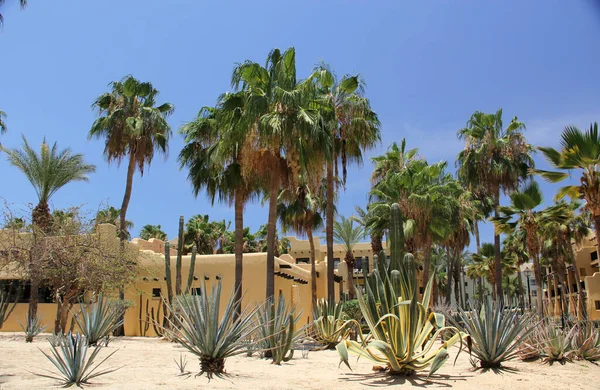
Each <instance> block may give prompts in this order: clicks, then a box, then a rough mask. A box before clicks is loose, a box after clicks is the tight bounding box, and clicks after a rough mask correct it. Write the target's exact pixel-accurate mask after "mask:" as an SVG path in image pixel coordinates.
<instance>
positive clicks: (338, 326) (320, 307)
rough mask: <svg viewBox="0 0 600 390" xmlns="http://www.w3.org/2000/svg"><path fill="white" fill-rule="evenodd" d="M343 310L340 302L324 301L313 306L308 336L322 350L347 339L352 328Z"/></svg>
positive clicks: (333, 346) (331, 347)
mask: <svg viewBox="0 0 600 390" xmlns="http://www.w3.org/2000/svg"><path fill="white" fill-rule="evenodd" d="M343 308H344V304H343V303H342V302H338V303H335V302H328V301H327V300H326V299H321V300H319V301H317V302H316V304H315V305H314V307H313V323H312V327H311V329H310V330H311V334H310V336H311V337H312V338H314V339H315V340H316V341H317V342H318V343H320V344H322V345H323V348H330V349H333V348H335V346H336V345H337V344H338V343H339V342H340V341H341V340H343V339H346V338H348V336H349V334H350V331H351V330H352V327H351V326H350V322H348V317H347V316H346V314H345V313H344V311H343ZM359 329H360V327H359Z"/></svg>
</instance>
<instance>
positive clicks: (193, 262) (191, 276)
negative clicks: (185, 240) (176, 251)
mask: <svg viewBox="0 0 600 390" xmlns="http://www.w3.org/2000/svg"><path fill="white" fill-rule="evenodd" d="M197 252H198V248H197V247H196V244H194V245H193V246H192V258H191V260H190V272H189V275H188V281H187V286H186V287H185V292H184V294H189V293H190V291H191V290H192V283H193V282H194V269H195V268H196V253H197Z"/></svg>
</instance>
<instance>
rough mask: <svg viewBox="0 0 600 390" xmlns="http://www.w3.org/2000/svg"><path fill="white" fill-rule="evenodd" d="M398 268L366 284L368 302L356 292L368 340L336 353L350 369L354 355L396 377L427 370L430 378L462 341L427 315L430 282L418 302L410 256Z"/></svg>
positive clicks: (344, 345)
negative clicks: (444, 338) (444, 335)
mask: <svg viewBox="0 0 600 390" xmlns="http://www.w3.org/2000/svg"><path fill="white" fill-rule="evenodd" d="M392 267H393V266H392ZM394 268H396V267H393V268H392V269H391V271H390V273H389V275H388V274H385V273H384V274H383V275H381V274H380V273H379V271H378V270H374V271H373V273H372V274H371V278H370V280H367V281H366V283H365V287H366V292H367V294H366V299H365V297H364V296H363V294H362V293H361V291H360V290H358V289H357V291H356V293H357V296H358V302H359V304H360V308H361V311H362V314H363V317H364V319H365V321H366V323H367V325H368V327H369V330H370V335H368V336H367V337H363V336H362V334H361V342H357V341H352V340H342V341H341V342H340V343H339V344H338V345H337V346H336V349H337V350H338V352H339V354H340V357H341V359H342V361H343V362H344V363H345V364H346V365H347V366H348V368H350V365H349V363H348V358H349V357H348V354H349V353H354V354H356V355H358V356H359V357H365V358H367V359H369V360H372V361H373V362H375V363H378V364H383V365H385V366H386V368H387V370H388V372H389V373H390V374H392V375H412V374H414V373H415V372H416V371H420V370H424V369H425V368H427V367H429V375H431V374H433V373H435V372H436V371H437V370H438V369H439V368H440V367H441V366H442V364H443V363H444V362H445V361H446V360H447V359H448V357H449V354H448V348H450V347H451V346H453V345H454V344H456V343H457V342H460V343H461V345H462V339H463V335H462V334H461V333H460V332H459V331H458V329H456V328H455V327H450V326H446V324H445V318H444V316H443V315H441V314H436V313H433V312H432V313H429V314H428V313H427V310H428V308H429V301H430V298H431V289H432V282H431V280H430V281H429V283H427V286H426V288H425V292H424V294H423V299H422V300H421V301H419V300H418V295H419V294H418V292H417V277H416V266H415V262H414V257H413V256H412V255H410V254H407V255H405V260H404V264H403V266H402V267H397V268H398V269H394ZM349 322H351V321H349ZM447 331H448V332H452V333H453V335H452V336H451V337H449V338H448V340H447V341H445V342H444V343H442V344H441V345H438V346H435V345H434V344H435V342H436V340H437V338H438V336H440V335H441V334H442V333H443V332H447Z"/></svg>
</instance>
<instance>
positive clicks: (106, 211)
mask: <svg viewBox="0 0 600 390" xmlns="http://www.w3.org/2000/svg"><path fill="white" fill-rule="evenodd" d="M120 219H121V210H120V209H117V208H114V207H113V206H106V207H105V208H103V209H100V210H98V212H97V213H96V218H94V227H96V226H98V225H100V224H103V223H109V224H111V225H115V226H116V227H117V237H121V226H120V225H121V221H120ZM133 226H134V225H133V222H132V221H130V220H125V237H126V239H127V240H130V239H131V233H130V231H131V229H133Z"/></svg>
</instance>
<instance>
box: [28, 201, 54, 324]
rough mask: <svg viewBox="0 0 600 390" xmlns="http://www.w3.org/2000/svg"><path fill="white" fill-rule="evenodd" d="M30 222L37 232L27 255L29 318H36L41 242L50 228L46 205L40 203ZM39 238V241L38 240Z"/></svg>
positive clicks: (48, 210)
mask: <svg viewBox="0 0 600 390" xmlns="http://www.w3.org/2000/svg"><path fill="white" fill-rule="evenodd" d="M31 222H32V223H33V225H34V227H35V228H36V229H39V230H38V231H35V230H34V237H35V238H34V245H33V247H32V250H31V253H30V255H29V307H28V313H29V318H32V319H33V318H35V317H36V316H37V309H38V303H39V296H40V282H41V277H42V275H40V269H39V267H40V264H39V261H40V257H41V256H42V252H43V240H44V238H45V236H46V234H48V233H49V232H50V229H51V227H52V215H51V214H50V208H49V207H48V203H46V202H40V203H38V205H37V206H35V208H34V209H33V211H32V213H31ZM39 237H41V239H39Z"/></svg>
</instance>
